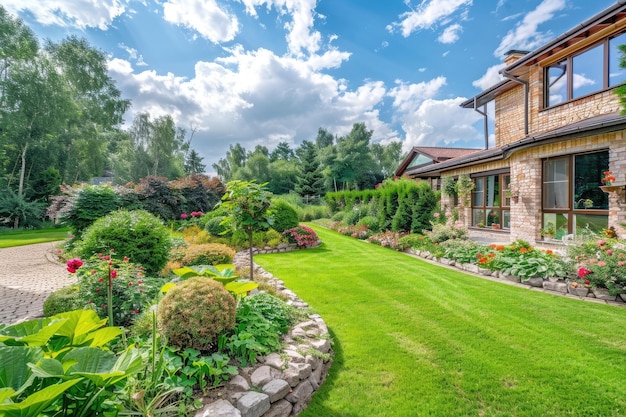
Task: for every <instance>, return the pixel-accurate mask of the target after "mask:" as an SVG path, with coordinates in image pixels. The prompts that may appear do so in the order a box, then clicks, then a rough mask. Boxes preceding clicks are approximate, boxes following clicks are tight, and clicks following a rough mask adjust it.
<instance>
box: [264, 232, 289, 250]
mask: <svg viewBox="0 0 626 417" xmlns="http://www.w3.org/2000/svg"><path fill="white" fill-rule="evenodd" d="M284 241H285V239H283V235H282V234H280V233H278V232H277V231H276V230H274V229H270V230H268V231H267V232H265V242H266V246H269V247H270V248H275V247H276V246H278V245H280V244H281V243H283V242H284Z"/></svg>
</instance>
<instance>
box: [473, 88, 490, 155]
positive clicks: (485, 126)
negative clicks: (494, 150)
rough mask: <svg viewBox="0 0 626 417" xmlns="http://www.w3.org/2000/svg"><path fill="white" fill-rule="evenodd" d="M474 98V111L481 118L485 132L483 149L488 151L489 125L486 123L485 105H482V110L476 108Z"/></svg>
mask: <svg viewBox="0 0 626 417" xmlns="http://www.w3.org/2000/svg"><path fill="white" fill-rule="evenodd" d="M477 104H478V103H477V100H476V97H474V111H475V112H476V113H478V114H480V115H482V116H483V124H484V129H483V130H484V132H485V149H489V123H488V121H487V105H486V104H484V105H483V110H480V109H479V108H478V106H477Z"/></svg>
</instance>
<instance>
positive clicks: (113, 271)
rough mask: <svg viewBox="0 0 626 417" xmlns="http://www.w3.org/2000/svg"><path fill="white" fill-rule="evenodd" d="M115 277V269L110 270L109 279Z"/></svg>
mask: <svg viewBox="0 0 626 417" xmlns="http://www.w3.org/2000/svg"><path fill="white" fill-rule="evenodd" d="M116 277H117V271H116V270H115V269H112V270H111V278H116Z"/></svg>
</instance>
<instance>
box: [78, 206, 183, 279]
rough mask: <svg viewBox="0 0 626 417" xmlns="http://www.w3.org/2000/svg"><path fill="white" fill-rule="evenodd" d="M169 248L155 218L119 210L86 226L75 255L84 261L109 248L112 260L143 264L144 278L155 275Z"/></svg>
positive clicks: (146, 213) (168, 238) (162, 229)
mask: <svg viewBox="0 0 626 417" xmlns="http://www.w3.org/2000/svg"><path fill="white" fill-rule="evenodd" d="M171 246H172V243H171V240H170V237H169V230H168V229H167V228H166V227H165V226H163V223H162V222H161V220H159V219H158V218H157V217H155V216H154V215H152V214H150V213H148V212H147V211H144V210H135V211H126V210H119V211H115V212H113V213H110V214H108V215H107V216H104V217H102V218H101V219H98V220H97V221H96V222H95V223H94V224H92V225H91V226H89V227H88V228H87V229H86V230H85V232H84V233H83V236H82V239H81V240H80V241H79V242H78V243H77V244H76V247H75V254H76V255H78V256H80V257H81V258H84V259H88V258H90V257H92V256H93V255H95V254H98V253H107V254H108V253H109V252H110V251H111V249H113V250H114V252H113V253H112V254H111V257H112V258H113V259H117V260H121V259H123V257H124V256H127V257H129V258H130V259H132V260H133V262H135V263H137V264H141V265H143V266H144V268H145V270H146V274H147V275H156V274H158V272H159V271H160V270H161V268H163V267H164V266H165V264H166V263H167V261H168V256H169V252H170V249H171Z"/></svg>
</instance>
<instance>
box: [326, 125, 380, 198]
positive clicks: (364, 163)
mask: <svg viewBox="0 0 626 417" xmlns="http://www.w3.org/2000/svg"><path fill="white" fill-rule="evenodd" d="M372 134H373V131H371V130H367V128H366V127H365V123H355V124H354V125H353V126H352V130H351V131H350V133H349V134H348V135H347V136H343V137H341V138H339V139H338V140H337V153H338V155H337V160H336V161H335V163H334V164H333V165H332V170H333V174H335V175H336V176H337V177H338V178H339V179H340V180H341V181H342V182H343V185H344V188H347V189H350V188H355V186H356V180H357V179H358V178H359V177H360V176H362V175H364V174H366V173H367V172H369V171H371V170H372V167H373V165H374V160H373V158H372V155H371V153H370V150H369V144H370V139H371V137H372Z"/></svg>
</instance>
